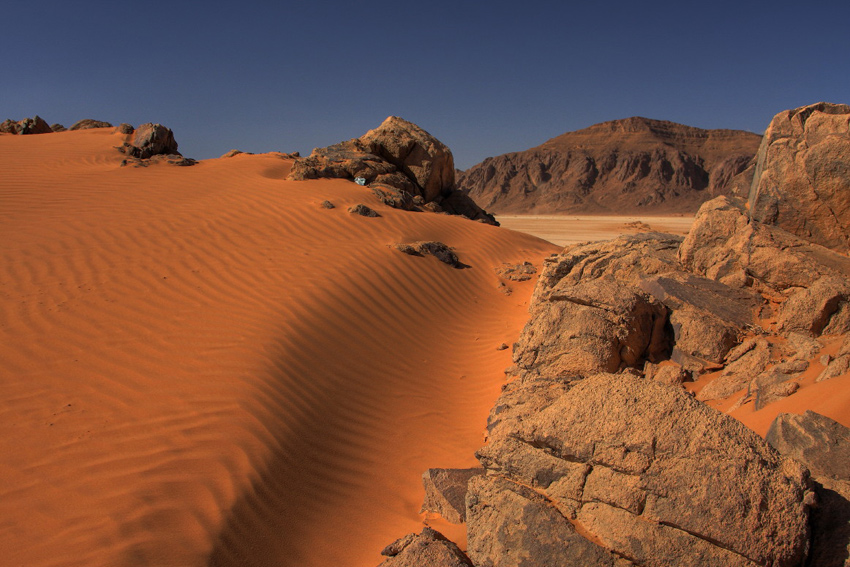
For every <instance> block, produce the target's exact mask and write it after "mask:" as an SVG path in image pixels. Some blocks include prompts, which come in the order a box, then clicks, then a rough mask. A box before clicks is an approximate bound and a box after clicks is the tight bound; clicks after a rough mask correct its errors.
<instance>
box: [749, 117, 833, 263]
mask: <svg viewBox="0 0 850 567" xmlns="http://www.w3.org/2000/svg"><path fill="white" fill-rule="evenodd" d="M848 195H850V106H848V105H846V104H830V103H825V102H821V103H818V104H813V105H809V106H804V107H800V108H796V109H794V110H786V111H784V112H780V113H779V114H777V115H776V116H775V117H774V118H773V120H772V121H771V123H770V126H768V128H767V130H766V131H765V134H764V139H763V140H762V143H761V146H760V148H759V151H758V164H757V165H756V169H755V172H754V177H753V182H752V185H751V188H750V192H749V205H750V213H751V215H752V217H753V219H755V220H757V221H759V222H761V223H765V224H772V225H776V226H779V227H781V228H783V229H784V230H786V231H788V232H791V233H793V234H796V235H797V236H799V237H801V238H804V239H806V240H809V241H811V242H815V243H817V244H821V245H823V246H826V247H828V248H831V249H833V250H837V251H839V252H841V253H844V254H846V253H847V252H848V251H850V199H848Z"/></svg>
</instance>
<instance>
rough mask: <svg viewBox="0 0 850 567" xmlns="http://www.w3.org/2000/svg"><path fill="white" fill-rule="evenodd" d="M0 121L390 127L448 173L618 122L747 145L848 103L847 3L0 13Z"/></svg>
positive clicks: (322, 135) (325, 133) (261, 131)
mask: <svg viewBox="0 0 850 567" xmlns="http://www.w3.org/2000/svg"><path fill="white" fill-rule="evenodd" d="M3 4H4V10H3V20H4V26H3V27H4V31H3V33H2V34H0V72H1V73H2V77H3V80H2V81H0V120H2V119H3V118H13V119H21V118H24V117H28V116H33V115H34V114H39V115H41V116H42V117H44V118H45V119H46V120H48V122H50V123H54V122H60V123H62V124H65V125H66V126H69V125H70V124H72V123H73V122H75V121H76V120H79V119H81V118H96V119H100V120H107V121H109V122H112V123H115V124H118V123H120V122H129V123H131V124H134V125H138V124H141V123H143V122H160V123H162V124H165V125H167V126H169V127H170V128H172V129H173V130H174V132H175V137H176V138H177V141H178V142H179V144H180V149H181V151H182V152H183V153H184V154H185V155H187V156H189V157H195V158H202V159H203V158H209V157H217V156H219V155H221V154H223V153H225V152H226V151H228V150H230V149H232V148H238V149H241V150H244V151H253V152H264V151H276V150H279V151H296V150H298V151H301V152H302V153H307V152H309V151H310V150H311V149H312V148H313V147H316V146H326V145H329V144H332V143H336V142H338V141H341V140H346V139H349V138H353V137H357V136H360V135H361V134H363V133H364V132H365V131H366V130H368V129H369V128H373V127H375V126H377V125H378V124H380V122H381V121H382V120H383V119H384V118H385V117H387V116H389V115H398V116H402V117H404V118H406V119H408V120H411V121H413V122H415V123H417V124H419V125H420V126H421V127H423V128H424V129H426V130H428V131H429V132H431V133H432V134H433V135H435V136H437V137H438V138H439V139H441V140H442V141H443V142H444V143H446V144H447V145H448V146H449V147H450V148H451V149H452V151H453V153H454V155H455V161H456V164H457V165H458V167H460V168H462V169H465V168H467V167H470V166H472V165H473V164H475V163H478V162H479V161H481V160H483V159H484V158H485V157H488V156H493V155H498V154H501V153H505V152H509V151H518V150H523V149H527V148H529V147H532V146H535V145H538V144H540V143H542V142H544V141H545V140H547V139H549V138H552V137H554V136H557V135H559V134H562V133H564V132H567V131H571V130H577V129H580V128H584V127H587V126H590V125H591V124H595V123H597V122H602V121H605V120H613V119H617V118H626V117H629V116H646V117H649V118H658V119H664V120H672V121H675V122H681V123H684V124H688V125H691V126H698V127H702V128H736V129H743V130H750V131H755V132H762V131H763V130H764V128H765V127H766V126H767V123H768V122H769V120H770V118H771V117H772V116H773V115H774V114H776V113H777V112H779V111H782V110H784V109H787V108H793V107H796V106H801V105H804V104H809V103H813V102H818V101H821V100H826V101H830V102H844V103H850V2H847V1H846V0H843V1H841V2H837V1H835V2H821V3H817V2H814V3H808V4H806V5H805V7H804V6H803V4H801V3H790V2H765V1H754V2H746V1H745V0H739V1H737V2H725V1H712V2H688V1H686V0H682V1H679V2H666V1H665V2H662V1H651V0H649V1H644V2H639V1H636V0H632V1H630V2H622V1H606V0H598V1H596V2H581V3H577V2H569V1H564V2H550V1H537V0H516V1H514V2H503V1H499V0H494V1H489V2H483V1H463V0H455V1H453V2H446V1H434V2H404V1H403V0H396V1H394V2H389V1H368V0H363V1H361V2H340V1H326V2H322V1H314V2H309V1H302V2H298V3H290V2H252V1H250V0H245V1H243V2H233V1H230V2H220V1H217V0H210V1H207V2H159V1H157V0H150V1H148V2H140V3H130V2H121V1H116V0H112V1H109V2H105V1H92V2H86V1H81V2H67V0H66V1H62V2H58V1H54V0H49V1H42V0H24V1H21V0H5V1H4V3H3Z"/></svg>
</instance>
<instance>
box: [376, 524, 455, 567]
mask: <svg viewBox="0 0 850 567" xmlns="http://www.w3.org/2000/svg"><path fill="white" fill-rule="evenodd" d="M381 555H384V556H386V557H387V558H388V559H386V560H385V561H383V562H382V563H381V564H380V566H379V567H472V563H470V562H469V558H468V557H467V556H466V555H465V554H464V553H463V552H462V551H461V550H460V548H458V546H457V545H455V544H454V543H453V542H451V541H449V540H447V539H446V538H445V536H443V534H441V533H440V532H438V531H436V530H433V529H431V528H428V527H426V528H424V529H423V530H422V533H420V534H408V535H406V536H404V537H402V538H399V539H398V540H396V541H394V542H393V543H391V544H390V545H388V546H387V547H385V548H384V550H383V551H381Z"/></svg>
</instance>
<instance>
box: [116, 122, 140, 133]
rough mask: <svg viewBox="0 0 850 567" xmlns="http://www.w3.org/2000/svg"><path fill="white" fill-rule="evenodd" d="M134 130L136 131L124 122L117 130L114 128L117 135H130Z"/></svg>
mask: <svg viewBox="0 0 850 567" xmlns="http://www.w3.org/2000/svg"><path fill="white" fill-rule="evenodd" d="M135 130H136V129H135V128H133V125H132V124H127V123H126V122H122V123H121V124H119V125H118V127H117V128H115V131H116V132H118V133H119V134H132V133H133V132H135Z"/></svg>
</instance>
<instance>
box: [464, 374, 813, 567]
mask: <svg viewBox="0 0 850 567" xmlns="http://www.w3.org/2000/svg"><path fill="white" fill-rule="evenodd" d="M538 384H539V386H537V388H536V389H537V390H545V389H548V388H549V387H550V386H549V385H547V384H545V383H542V382H538ZM524 387H525V388H526V389H528V388H529V387H530V386H529V385H526V386H524ZM558 390H559V392H560V394H558V395H556V396H554V399H551V400H548V401H547V402H546V403H545V405H543V407H542V409H539V410H537V411H534V412H529V411H521V412H516V413H513V415H512V417H508V418H507V419H501V420H500V423H499V424H497V425H494V427H493V428H492V433H491V438H490V444H489V445H488V446H487V447H484V448H483V449H481V450H480V451H479V457H480V460H481V461H482V464H483V465H484V466H485V468H487V469H488V470H491V471H493V473H495V474H499V475H502V476H504V477H505V480H503V481H500V482H501V483H502V484H495V481H491V480H490V479H491V477H485V478H483V479H479V480H476V481H473V482H471V483H470V491H469V495H468V496H467V522H468V528H469V542H470V546H469V554H470V557H471V558H472V560H473V561H474V562H476V563H478V561H481V558H484V559H485V560H490V559H489V558H491V557H496V556H498V555H499V553H506V552H507V550H509V551H510V553H512V554H513V557H515V558H519V557H524V556H523V555H522V554H523V553H528V552H527V551H525V549H526V547H531V548H532V549H534V546H535V545H537V543H536V542H538V541H540V540H541V539H543V540H544V541H548V540H546V539H545V538H556V537H558V538H560V537H565V538H566V537H572V536H571V534H569V529H568V528H566V527H565V524H566V523H568V522H567V521H566V520H567V519H572V518H575V520H574V521H576V522H578V523H579V524H580V525H581V526H582V528H583V529H582V531H581V532H580V533H581V534H582V536H584V537H585V538H591V539H592V541H593V542H595V543H596V544H598V545H601V546H602V547H604V548H606V549H608V550H610V551H611V552H613V553H614V554H616V555H618V556H620V557H622V558H625V559H627V560H630V561H632V562H634V563H635V564H638V565H648V566H650V565H658V566H662V565H664V566H666V565H694V566H698V565H699V566H702V565H718V566H720V565H747V566H754V565H773V566H775V567H780V566H787V567H791V566H798V565H800V564H802V562H803V559H804V558H805V554H806V551H807V547H808V542H809V527H808V521H807V520H808V502H811V496H810V490H811V484H810V480H809V478H808V471H806V469H805V468H803V467H802V466H801V465H799V464H798V463H796V462H795V461H792V460H790V459H786V458H783V457H781V456H780V455H779V454H778V453H776V452H775V451H774V450H773V449H772V448H771V447H770V446H768V445H767V444H766V443H765V442H764V441H763V440H762V439H761V438H760V437H758V436H757V435H756V434H755V433H753V432H752V431H750V430H749V429H747V428H745V427H744V426H743V425H742V424H740V423H739V422H737V421H736V420H734V419H732V418H730V417H728V416H726V415H723V414H720V413H718V412H717V411H715V410H713V409H711V408H709V407H707V406H705V405H704V404H701V403H699V402H697V401H696V400H694V399H693V398H692V397H691V396H689V395H688V394H687V393H686V392H684V391H683V390H682V389H681V388H671V387H669V386H663V385H660V384H655V383H653V382H650V381H647V380H643V379H640V378H634V377H631V376H627V375H625V374H619V375H610V374H600V375H596V376H591V377H589V378H586V379H584V380H578V381H574V382H572V383H571V384H569V385H567V386H566V387H561V388H559V389H558ZM527 391H528V390H526V392H527ZM563 392H566V393H563ZM536 399H537V400H538V402H539V401H540V400H542V399H545V398H541V397H540V394H537V395H536ZM528 409H530V408H528V407H526V408H525V410H528ZM485 483H489V484H487V485H486V487H482V485H484V484H485ZM505 483H507V484H505ZM519 485H523V486H527V487H531V488H534V491H533V492H532V491H531V490H529V489H519V488H517V487H518V486H519ZM523 490H525V491H527V492H523ZM529 493H530V494H529ZM535 496H537V497H539V498H541V500H538V502H540V504H539V505H536V506H534V505H530V504H527V503H526V502H532V503H533V502H534V498H535ZM520 497H521V499H520ZM480 503H483V504H480ZM546 504H548V506H546ZM476 507H479V508H478V509H476ZM540 509H546V512H545V513H546V514H547V519H546V522H545V523H543V522H541V523H540V524H539V525H537V524H533V523H532V522H531V521H529V520H526V521H525V522H526V524H527V526H528V527H526V529H525V530H523V535H518V534H516V533H514V531H512V530H511V528H510V527H509V526H507V525H506V524H507V523H508V522H510V521H512V522H516V520H515V517H516V516H517V515H518V514H521V513H527V512H529V511H531V510H534V511H535V514H542V513H543V512H540V511H538V510H540ZM556 514H557V515H560V516H561V517H563V518H564V520H561V519H560V518H558V517H557V515H556ZM480 517H484V518H485V519H484V520H479V518H480ZM535 517H537V516H535ZM512 525H516V524H512ZM548 525H551V526H554V527H553V528H552V529H551V531H548V532H547V530H548V529H549V528H548V527H547V526H548ZM478 526H487V528H486V530H489V532H488V533H489V536H488V537H487V538H485V536H484V535H483V533H481V534H479V533H476V531H477V530H479V529H481V528H479V527H478ZM481 531H482V532H483V531H484V529H481ZM494 534H495V535H494ZM526 534H531V535H526ZM553 534H557V535H553ZM559 534H567V535H564V536H561V535H559ZM523 538H524V539H523ZM485 539H488V541H486V542H483V540H485ZM479 542H483V543H479ZM525 557H527V555H525ZM482 562H483V561H482ZM505 564H508V563H505ZM512 564H514V565H516V564H521V562H518V561H516V560H514V562H513V563H512ZM537 564H544V563H537ZM553 564H559V563H557V561H556V562H553ZM560 564H570V563H560ZM578 564H582V563H578ZM588 564H595V563H588Z"/></svg>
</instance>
